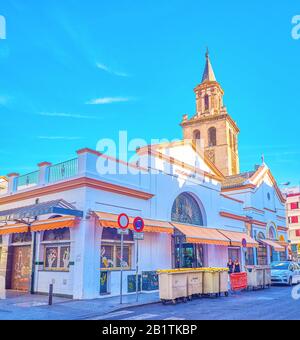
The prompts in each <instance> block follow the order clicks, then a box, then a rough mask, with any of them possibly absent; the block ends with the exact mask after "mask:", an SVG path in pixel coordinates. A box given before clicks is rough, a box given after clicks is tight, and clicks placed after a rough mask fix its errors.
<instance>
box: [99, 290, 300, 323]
mask: <svg viewBox="0 0 300 340" xmlns="http://www.w3.org/2000/svg"><path fill="white" fill-rule="evenodd" d="M291 293H292V288H290V287H284V286H282V287H281V286H280V287H272V288H271V289H267V290H261V291H249V292H238V293H233V294H232V295H230V296H229V297H228V298H226V297H221V298H218V299H216V298H202V299H195V300H193V301H191V302H188V303H178V304H177V305H171V304H170V305H166V306H164V305H162V304H160V303H158V304H152V305H148V306H141V307H135V308H126V309H124V310H121V311H118V312H114V313H110V314H107V315H104V316H102V317H99V318H94V319H93V320H166V321H167V320H285V319H289V320H300V308H299V307H300V300H295V299H293V298H292V295H291Z"/></svg>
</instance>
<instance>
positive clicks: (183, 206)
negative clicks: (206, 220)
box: [171, 193, 203, 226]
mask: <svg viewBox="0 0 300 340" xmlns="http://www.w3.org/2000/svg"><path fill="white" fill-rule="evenodd" d="M171 218H172V221H173V222H179V223H185V224H194V225H199V226H203V216H202V213H201V209H200V207H199V205H198V203H197V201H196V200H195V198H194V197H193V196H192V195H190V194H188V193H183V194H181V195H179V196H178V197H177V198H176V200H175V202H174V204H173V207H172V217H171Z"/></svg>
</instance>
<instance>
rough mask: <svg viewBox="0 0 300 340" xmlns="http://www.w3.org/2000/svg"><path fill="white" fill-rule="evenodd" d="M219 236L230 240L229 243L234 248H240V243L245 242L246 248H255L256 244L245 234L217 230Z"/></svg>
mask: <svg viewBox="0 0 300 340" xmlns="http://www.w3.org/2000/svg"><path fill="white" fill-rule="evenodd" d="M218 231H219V232H220V233H221V234H223V235H224V236H225V237H227V238H228V239H229V240H230V243H231V245H232V246H234V247H242V246H243V245H242V241H243V239H245V240H246V241H247V248H257V247H258V243H257V242H256V241H255V240H254V239H253V238H251V237H250V236H249V235H247V234H246V233H238V232H236V231H227V230H218Z"/></svg>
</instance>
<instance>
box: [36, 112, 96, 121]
mask: <svg viewBox="0 0 300 340" xmlns="http://www.w3.org/2000/svg"><path fill="white" fill-rule="evenodd" d="M38 114H39V115H40V116H47V117H57V118H75V119H99V117H96V116H86V115H82V114H76V113H65V112H39V113H38Z"/></svg>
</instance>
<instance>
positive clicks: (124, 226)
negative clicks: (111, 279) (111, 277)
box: [118, 214, 129, 304]
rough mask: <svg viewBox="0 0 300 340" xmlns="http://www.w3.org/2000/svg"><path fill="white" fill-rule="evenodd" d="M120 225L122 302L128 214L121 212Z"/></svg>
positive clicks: (121, 297) (121, 298)
mask: <svg viewBox="0 0 300 340" xmlns="http://www.w3.org/2000/svg"><path fill="white" fill-rule="evenodd" d="M118 225H119V227H120V228H121V229H120V230H118V234H121V256H120V265H121V278H120V281H121V282H120V304H122V303H123V262H124V261H123V256H124V235H128V233H129V230H128V229H127V228H128V226H129V217H128V216H127V215H126V214H121V215H119V217H118Z"/></svg>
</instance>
